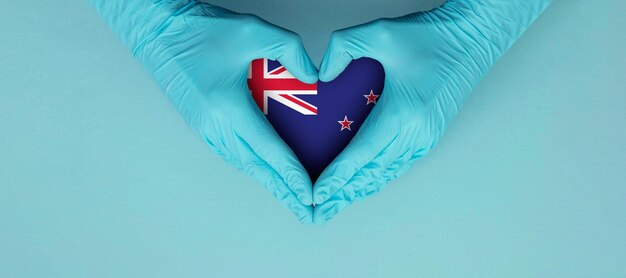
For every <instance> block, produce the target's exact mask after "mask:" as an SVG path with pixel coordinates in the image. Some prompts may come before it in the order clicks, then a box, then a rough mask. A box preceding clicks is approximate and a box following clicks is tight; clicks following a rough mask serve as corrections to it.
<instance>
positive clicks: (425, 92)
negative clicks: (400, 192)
mask: <svg viewBox="0 0 626 278" xmlns="http://www.w3.org/2000/svg"><path fill="white" fill-rule="evenodd" d="M549 3H550V0H450V1H448V2H446V3H445V4H444V5H442V6H441V7H439V8H436V9H434V10H431V11H428V12H419V13H414V14H409V15H406V16H403V17H400V18H394V19H379V20H376V21H373V22H370V23H366V24H364V25H360V26H355V27H351V28H348V29H343V30H339V31H335V32H334V33H333V35H332V36H331V38H330V43H329V47H328V50H327V52H326V55H325V56H324V59H323V61H322V66H321V69H320V80H322V81H329V80H332V79H334V78H335V77H337V75H339V74H340V73H341V72H342V71H343V70H344V69H345V67H346V66H347V65H348V64H349V63H350V61H351V60H352V59H357V58H360V57H369V58H373V59H376V60H378V61H379V62H381V63H382V65H383V66H384V68H385V74H386V79H385V89H384V92H383V94H382V96H381V98H380V100H379V101H378V104H376V107H375V108H374V110H373V111H372V113H371V114H370V116H369V117H368V119H367V120H366V121H365V123H364V124H363V126H362V127H361V129H360V130H359V133H358V134H357V135H356V136H355V138H354V139H353V140H352V142H351V143H350V145H348V147H346V149H345V150H344V151H343V152H342V153H341V154H340V155H339V156H338V157H337V158H336V159H335V160H334V161H333V162H332V163H331V164H330V165H329V166H328V167H327V168H326V169H325V171H324V172H323V173H322V174H321V176H320V178H319V179H318V180H317V182H316V183H315V186H314V188H313V199H314V201H315V203H316V204H317V205H316V207H315V211H314V219H315V221H316V222H319V223H323V222H325V221H327V220H329V219H330V218H332V217H333V216H334V215H335V214H336V213H337V212H338V211H340V210H342V209H343V208H345V207H347V206H348V205H349V204H351V203H352V201H354V200H356V199H363V198H365V197H367V196H370V195H371V194H373V193H376V192H378V191H379V190H380V189H381V188H383V187H384V186H385V185H386V184H387V183H388V182H389V181H391V180H393V179H395V178H396V177H397V176H399V175H400V174H402V173H403V172H405V171H407V170H408V169H409V168H410V167H411V165H412V164H413V163H414V162H415V161H416V160H417V159H419V158H421V157H423V156H425V155H426V154H427V153H428V152H429V151H430V150H431V149H432V148H434V146H435V145H436V143H437V141H438V139H439V138H440V136H441V135H442V134H443V132H444V130H445V128H446V126H447V123H448V122H449V121H450V120H451V119H452V118H453V117H454V116H455V115H456V114H457V113H458V111H459V109H460V107H461V106H462V104H463V101H464V100H465V98H466V97H467V96H468V95H469V94H470V93H471V92H472V90H473V88H474V87H475V86H476V85H477V84H478V82H479V81H480V80H481V79H482V77H483V76H484V75H485V74H486V73H487V72H488V70H489V69H490V68H491V67H492V66H493V64H494V63H495V62H496V60H497V59H498V58H500V56H502V55H503V54H504V53H505V52H506V51H507V50H508V49H509V47H510V46H511V45H512V44H513V43H514V42H515V40H517V38H518V37H519V36H520V35H521V34H522V33H523V32H524V31H525V30H526V29H527V28H528V27H529V26H530V25H531V23H532V22H533V21H534V20H535V19H536V18H537V17H538V16H539V15H540V14H541V12H542V11H543V10H544V9H545V8H546V7H547V6H548V4H549Z"/></svg>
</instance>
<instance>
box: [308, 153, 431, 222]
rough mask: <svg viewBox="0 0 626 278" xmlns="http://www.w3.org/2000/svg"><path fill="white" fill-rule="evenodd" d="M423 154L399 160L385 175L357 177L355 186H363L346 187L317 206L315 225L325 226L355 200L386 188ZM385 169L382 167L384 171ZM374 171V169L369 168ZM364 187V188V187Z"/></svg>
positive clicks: (362, 173) (314, 211) (389, 167)
mask: <svg viewBox="0 0 626 278" xmlns="http://www.w3.org/2000/svg"><path fill="white" fill-rule="evenodd" d="M422 156H423V155H422V154H414V155H413V156H411V157H410V158H409V159H408V160H405V158H399V159H397V160H396V161H394V162H393V163H391V164H390V165H389V166H388V167H386V168H385V169H384V171H383V175H377V176H376V178H373V179H372V177H371V174H368V173H366V172H367V171H361V172H359V173H357V174H356V175H355V181H354V183H355V184H361V185H362V186H349V185H348V186H345V187H344V188H342V189H341V190H340V191H338V192H337V193H335V194H334V195H333V196H331V197H330V198H328V200H327V201H326V202H324V203H322V204H319V205H316V206H315V209H314V210H313V223H315V224H325V223H327V222H328V221H329V220H331V219H332V218H334V217H335V216H336V215H337V214H338V213H339V212H340V211H342V210H343V209H345V208H347V207H348V206H350V205H351V204H352V203H353V202H354V201H355V200H363V199H365V198H367V197H369V196H371V195H373V194H375V193H377V192H379V191H380V190H381V189H382V188H384V187H385V185H387V184H388V183H389V182H390V181H391V180H393V179H395V178H397V177H398V176H399V175H401V174H403V173H405V172H406V171H408V170H409V169H410V168H411V166H412V165H413V164H414V163H415V161H416V160H417V159H419V158H420V157H422ZM383 168H384V167H380V169H383ZM368 169H373V168H368ZM363 185H364V186H363Z"/></svg>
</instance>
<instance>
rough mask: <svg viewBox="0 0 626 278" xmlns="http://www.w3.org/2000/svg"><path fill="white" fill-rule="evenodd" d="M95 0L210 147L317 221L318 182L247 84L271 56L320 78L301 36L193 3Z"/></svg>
mask: <svg viewBox="0 0 626 278" xmlns="http://www.w3.org/2000/svg"><path fill="white" fill-rule="evenodd" d="M90 1H91V2H92V4H93V5H94V6H95V7H96V10H97V11H98V13H99V14H100V15H101V16H102V17H104V18H105V19H106V20H107V21H108V23H109V25H110V27H111V28H112V29H113V30H114V31H115V33H117V34H118V35H119V36H120V38H121V39H122V41H123V42H124V44H126V46H127V47H128V48H130V49H131V50H132V53H133V55H134V56H135V57H137V58H138V59H139V60H140V61H141V62H142V63H143V64H144V65H145V67H146V68H147V69H148V71H149V72H150V73H151V74H152V76H153V77H154V79H155V80H156V81H157V83H158V84H159V86H160V87H161V88H162V90H163V91H164V92H165V94H166V95H167V97H169V99H170V100H171V102H172V103H173V104H174V106H176V108H177V109H178V111H179V112H180V114H181V115H182V116H183V118H184V119H185V120H186V122H187V123H188V124H189V126H191V127H192V128H193V129H195V130H197V132H198V133H199V134H200V136H201V137H202V139H204V141H205V142H206V143H207V144H208V145H209V146H210V148H211V149H212V150H213V151H214V152H216V153H217V154H219V155H220V156H221V157H223V158H224V159H225V160H226V161H227V162H228V163H230V164H232V165H234V166H236V167H237V168H239V169H242V170H244V171H245V172H246V173H248V174H249V175H250V176H253V177H254V178H256V179H257V180H259V181H260V182H262V183H263V184H264V185H265V187H266V188H267V189H268V190H269V191H271V192H272V193H273V194H274V196H275V197H276V198H277V199H279V200H280V201H281V202H282V203H283V204H284V205H285V206H286V207H287V208H289V209H290V210H291V211H293V212H294V213H295V214H296V216H297V217H298V219H299V220H300V221H301V222H303V223H310V222H311V221H312V207H311V204H312V184H311V180H310V179H309V177H308V175H307V172H306V171H305V169H304V168H303V167H302V165H301V164H300V162H299V161H298V159H297V158H296V156H295V155H294V154H293V152H292V151H291V150H290V149H289V147H288V146H287V145H286V144H285V143H284V142H283V140H282V139H281V138H280V137H279V136H278V135H277V134H276V132H275V131H274V129H273V128H272V127H271V126H270V124H269V123H268V121H267V120H266V118H265V117H264V115H263V113H262V112H261V111H260V110H259V108H258V107H257V106H256V104H255V103H254V101H253V99H252V97H251V96H250V91H249V89H248V85H247V82H246V80H247V73H248V67H249V65H250V62H251V61H253V60H254V59H257V58H269V59H273V60H278V61H280V63H282V64H283V65H284V66H285V67H286V68H287V69H288V70H289V72H291V73H292V74H293V75H294V76H295V77H296V78H298V79H300V80H302V81H303V82H307V83H315V82H316V81H317V69H316V68H315V66H314V65H313V63H312V62H311V60H310V59H309V56H308V55H307V53H306V51H305V50H304V47H303V45H302V42H301V40H300V38H299V36H297V35H296V34H294V33H292V32H289V31H287V30H284V29H281V28H279V27H276V26H274V25H271V24H269V23H267V22H265V21H263V20H261V19H259V18H258V17H255V16H252V15H244V14H237V13H234V12H231V11H228V10H225V9H223V8H219V7H216V6H213V5H209V4H205V3H201V2H199V1H194V0H90ZM207 171H209V169H207ZM217 174H219V173H217ZM216 186H219V185H216ZM233 200H235V201H236V198H235V197H233Z"/></svg>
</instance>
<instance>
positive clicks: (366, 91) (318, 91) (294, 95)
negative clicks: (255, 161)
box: [248, 58, 385, 182]
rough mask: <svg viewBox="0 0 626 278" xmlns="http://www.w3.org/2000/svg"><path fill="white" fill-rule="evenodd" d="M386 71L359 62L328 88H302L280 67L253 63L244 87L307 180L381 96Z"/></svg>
mask: <svg viewBox="0 0 626 278" xmlns="http://www.w3.org/2000/svg"><path fill="white" fill-rule="evenodd" d="M384 83H385V71H384V69H383V66H382V65H381V64H380V63H379V62H378V61H376V60H373V59H369V58H361V59H358V60H355V61H353V62H352V63H351V64H350V65H349V66H348V67H347V68H346V70H345V71H344V72H343V73H342V74H341V75H339V77H337V78H336V79H335V80H333V81H331V82H318V83H317V84H312V85H311V84H305V83H302V82H300V81H298V80H297V79H296V78H294V77H293V76H292V75H291V74H289V72H288V71H287V70H286V69H285V67H283V66H282V65H281V64H280V63H279V62H277V61H272V60H268V59H258V60H255V61H253V62H252V64H251V66H250V71H249V75H248V87H249V88H250V91H251V93H252V97H253V98H254V100H255V101H256V103H257V105H258V106H259V108H260V109H261V111H263V112H264V113H265V115H266V117H267V119H268V120H269V122H270V123H271V124H272V126H273V127H274V129H275V130H276V132H277V133H278V134H279V135H280V136H281V137H282V138H283V140H284V141H285V142H286V143H287V145H289V147H290V148H291V149H292V150H293V152H294V153H295V154H296V156H297V157H298V159H299V160H300V162H301V163H302V165H303V166H304V168H305V169H306V170H307V172H308V173H309V176H310V177H311V180H312V181H313V182H315V180H316V179H317V178H318V177H319V175H320V174H321V173H322V171H323V170H324V168H326V166H328V164H330V162H332V161H333V159H335V157H336V156H337V155H338V154H339V153H340V152H341V151H342V150H343V149H344V148H345V147H346V146H347V145H348V144H349V143H350V140H352V138H353V137H354V135H355V134H356V133H357V131H358V130H359V128H360V127H361V125H362V124H363V122H364V121H365V119H366V118H367V116H368V115H369V113H370V112H371V111H372V109H373V108H374V106H375V105H376V101H377V100H378V99H379V97H380V95H381V94H382V91H383V87H384Z"/></svg>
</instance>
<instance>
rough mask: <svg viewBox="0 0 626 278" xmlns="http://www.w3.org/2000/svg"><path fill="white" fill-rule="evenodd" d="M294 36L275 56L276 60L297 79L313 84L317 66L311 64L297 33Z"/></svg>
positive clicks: (315, 78)
mask: <svg viewBox="0 0 626 278" xmlns="http://www.w3.org/2000/svg"><path fill="white" fill-rule="evenodd" d="M295 36H296V38H293V39H291V41H290V42H288V44H287V45H286V46H285V49H284V51H283V52H282V53H281V54H280V55H278V56H277V57H276V60H278V62H280V64H281V65H283V66H285V68H287V71H289V73H291V74H292V75H293V76H294V77H295V78H297V79H298V80H300V81H302V82H304V83H308V84H314V83H315V82H317V75H318V72H317V68H316V67H315V65H313V61H311V58H310V57H309V54H307V52H306V50H305V49H304V45H303V44H302V40H301V39H300V37H299V36H298V35H295Z"/></svg>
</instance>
